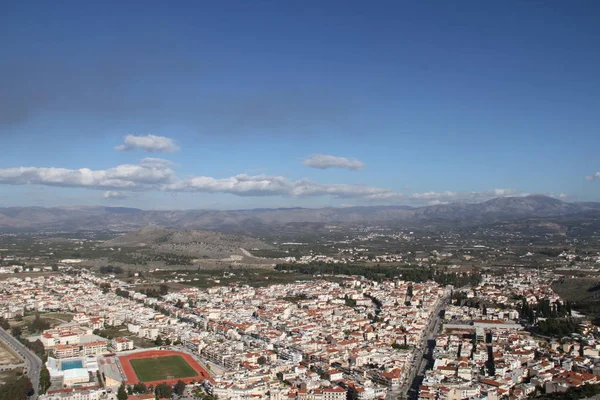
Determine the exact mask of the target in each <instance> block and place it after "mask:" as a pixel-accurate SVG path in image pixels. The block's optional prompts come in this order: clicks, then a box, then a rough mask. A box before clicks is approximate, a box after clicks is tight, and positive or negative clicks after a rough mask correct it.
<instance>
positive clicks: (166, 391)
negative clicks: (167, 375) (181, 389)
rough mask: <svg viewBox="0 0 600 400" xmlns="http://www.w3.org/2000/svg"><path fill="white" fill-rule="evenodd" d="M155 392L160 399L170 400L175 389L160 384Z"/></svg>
mask: <svg viewBox="0 0 600 400" xmlns="http://www.w3.org/2000/svg"><path fill="white" fill-rule="evenodd" d="M155 392H156V395H157V396H158V398H159V399H162V398H167V399H170V398H171V396H173V388H172V387H171V385H167V384H166V383H160V384H158V385H156V390H155Z"/></svg>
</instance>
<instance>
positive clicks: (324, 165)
mask: <svg viewBox="0 0 600 400" xmlns="http://www.w3.org/2000/svg"><path fill="white" fill-rule="evenodd" d="M302 163H303V164H304V165H306V166H308V167H311V168H318V169H328V168H344V169H349V170H352V171H358V170H361V169H363V168H364V167H365V164H364V163H363V162H362V161H360V160H357V159H355V158H346V157H336V156H332V155H328V154H311V155H310V156H308V157H306V158H304V160H303V161H302Z"/></svg>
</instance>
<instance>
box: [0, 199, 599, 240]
mask: <svg viewBox="0 0 600 400" xmlns="http://www.w3.org/2000/svg"><path fill="white" fill-rule="evenodd" d="M598 210H600V203H568V202H564V201H561V200H558V199H555V198H552V197H547V196H540V195H534V196H522V197H502V198H495V199H492V200H488V201H485V202H482V203H475V204H469V203H452V204H441V205H433V206H427V207H408V206H373V207H344V208H318V209H309V208H277V209H255V210H228V211H218V210H173V211H167V210H149V211H145V210H140V209H136V208H123V207H56V208H42V207H8V208H0V231H5V232H7V231H10V232H18V231H67V232H73V231H79V230H96V231H98V230H107V231H114V232H123V231H132V230H136V229H140V228H143V227H145V226H147V225H148V224H153V225H156V226H159V227H164V228H169V229H203V230H211V231H222V232H235V233H242V234H248V235H254V234H267V233H271V232H273V230H274V229H279V228H281V227H286V226H291V227H296V228H302V229H304V228H305V227H306V226H307V224H317V225H318V224H320V225H325V224H373V223H376V224H390V223H394V224H399V225H406V226H411V227H418V226H436V224H444V225H448V224H452V225H458V226H472V225H477V224H483V223H494V222H503V221H514V220H519V219H526V218H549V217H559V216H578V215H583V214H585V213H588V212H598ZM586 215H587V214H586ZM577 218H579V219H580V218H581V217H577Z"/></svg>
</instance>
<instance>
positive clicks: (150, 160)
mask: <svg viewBox="0 0 600 400" xmlns="http://www.w3.org/2000/svg"><path fill="white" fill-rule="evenodd" d="M140 164H141V165H166V166H169V167H172V166H174V165H175V163H174V162H173V161H171V160H166V159H164V158H156V157H146V158H142V159H141V160H140Z"/></svg>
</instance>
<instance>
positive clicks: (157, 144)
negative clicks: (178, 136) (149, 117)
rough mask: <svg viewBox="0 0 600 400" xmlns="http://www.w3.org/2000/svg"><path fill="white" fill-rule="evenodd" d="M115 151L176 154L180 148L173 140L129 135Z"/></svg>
mask: <svg viewBox="0 0 600 400" xmlns="http://www.w3.org/2000/svg"><path fill="white" fill-rule="evenodd" d="M115 150H119V151H128V150H142V151H145V152H147V153H175V152H176V151H178V150H179V146H177V145H176V144H175V142H174V141H173V139H169V138H168V137H165V136H155V135H146V136H135V135H127V136H125V138H124V144H122V145H119V146H116V147H115Z"/></svg>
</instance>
